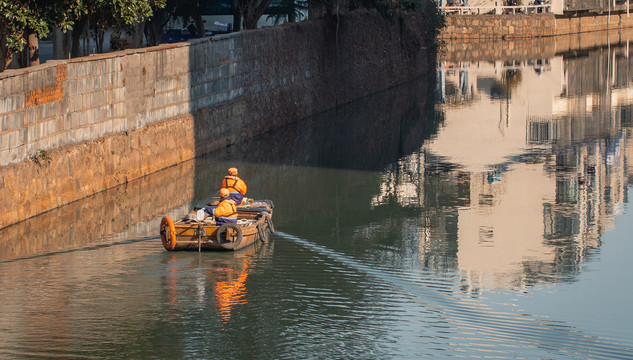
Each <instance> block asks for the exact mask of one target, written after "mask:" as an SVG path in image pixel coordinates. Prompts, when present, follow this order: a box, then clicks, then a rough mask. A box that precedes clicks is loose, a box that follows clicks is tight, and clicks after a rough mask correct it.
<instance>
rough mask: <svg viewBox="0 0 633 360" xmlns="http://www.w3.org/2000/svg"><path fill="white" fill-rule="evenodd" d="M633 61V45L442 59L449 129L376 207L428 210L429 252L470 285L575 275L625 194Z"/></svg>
mask: <svg viewBox="0 0 633 360" xmlns="http://www.w3.org/2000/svg"><path fill="white" fill-rule="evenodd" d="M632 66H633V57H629V50H628V46H627V45H626V44H619V45H617V44H616V45H609V46H606V47H604V48H595V49H591V50H587V51H581V52H569V53H565V54H559V55H557V56H555V57H553V58H550V59H535V60H525V61H516V62H515V61H504V62H470V63H451V62H442V63H440V66H438V79H439V81H438V93H439V94H440V96H441V99H442V103H443V105H442V109H443V111H444V122H443V124H442V127H441V129H440V130H439V132H438V134H437V136H436V137H434V138H433V139H432V140H430V141H428V142H427V143H425V144H424V145H423V146H422V147H421V148H420V150H419V151H416V152H414V153H412V154H410V155H408V156H405V157H404V158H402V159H400V160H399V161H398V162H397V165H395V166H394V167H393V168H388V169H386V170H385V171H384V172H383V175H382V177H383V181H382V184H381V186H380V189H379V192H378V193H377V194H376V196H375V197H374V199H373V205H374V206H376V207H379V206H382V205H385V204H387V202H389V201H392V200H393V201H396V202H397V203H399V204H401V205H402V206H407V207H419V208H421V209H422V212H423V215H422V217H421V219H420V228H421V231H420V232H419V237H420V238H419V256H420V258H421V260H422V261H423V262H424V264H425V265H426V266H428V267H431V268H433V267H438V268H441V267H445V266H453V265H454V266H456V267H458V268H459V270H460V271H461V273H462V276H463V286H464V289H466V290H468V291H479V290H481V289H483V288H491V287H495V288H515V289H520V288H524V287H526V286H530V285H532V284H535V283H539V282H543V281H547V282H558V281H573V279H574V274H575V273H576V272H577V271H578V269H579V264H580V263H581V262H582V261H585V260H586V258H587V257H591V255H592V253H593V252H595V249H596V248H597V247H598V246H599V245H600V238H601V236H602V235H603V234H604V233H605V231H606V230H608V229H609V228H610V227H611V226H612V224H613V222H614V217H615V215H617V214H618V213H619V212H620V211H621V209H622V207H623V203H625V202H627V198H626V187H627V186H628V185H629V184H630V183H631V179H632V175H633V172H631V169H633V167H632V166H633V164H632V163H631V161H632V159H633V144H632V139H631V128H630V126H631V120H632V117H631V111H632V109H633V107H632V106H633V90H632V89H631V71H632ZM394 199H395V200H394ZM438 249H443V250H442V251H438ZM447 259H448V261H449V262H450V261H451V260H452V259H454V260H455V261H456V263H454V264H447V263H446V260H447Z"/></svg>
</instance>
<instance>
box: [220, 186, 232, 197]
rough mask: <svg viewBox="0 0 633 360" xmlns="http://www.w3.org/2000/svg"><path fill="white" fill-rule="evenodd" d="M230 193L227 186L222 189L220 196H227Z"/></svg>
mask: <svg viewBox="0 0 633 360" xmlns="http://www.w3.org/2000/svg"><path fill="white" fill-rule="evenodd" d="M229 194H230V193H229V189H226V188H222V189H220V196H221V197H223V198H225V197H227V196H229Z"/></svg>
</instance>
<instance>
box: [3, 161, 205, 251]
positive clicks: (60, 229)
mask: <svg viewBox="0 0 633 360" xmlns="http://www.w3.org/2000/svg"><path fill="white" fill-rule="evenodd" d="M193 175H194V162H193V161H189V162H186V163H182V164H179V165H177V166H173V167H170V168H168V169H165V170H163V171H161V172H158V173H156V174H153V175H152V176H147V177H144V178H142V179H139V180H135V181H132V182H130V183H128V184H125V185H122V186H118V187H116V188H113V189H110V190H106V191H103V192H101V193H98V194H95V195H94V196H91V197H88V198H86V199H82V200H79V201H76V202H74V203H71V204H69V205H65V206H63V207H60V208H59V209H56V210H52V211H49V212H47V213H45V214H42V215H40V216H37V217H34V218H31V219H27V220H25V221H23V222H21V223H18V224H15V225H13V226H9V227H7V228H4V229H1V230H0V261H2V260H9V259H15V258H22V257H28V256H34V255H40V254H44V253H50V252H56V251H64V250H69V249H76V248H81V247H84V246H87V245H96V244H104V243H112V242H115V241H119V240H127V239H133V238H140V237H146V236H150V235H155V233H156V229H157V228H158V224H159V222H160V218H157V216H159V215H162V214H165V213H170V214H172V215H174V214H177V215H180V214H182V213H185V212H186V211H187V210H188V205H189V202H190V201H191V200H192V199H193V188H194V186H193V183H194V178H193Z"/></svg>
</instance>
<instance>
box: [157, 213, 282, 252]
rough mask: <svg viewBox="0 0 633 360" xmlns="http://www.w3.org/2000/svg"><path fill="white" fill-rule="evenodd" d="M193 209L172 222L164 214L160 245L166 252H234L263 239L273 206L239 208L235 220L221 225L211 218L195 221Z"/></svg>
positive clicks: (268, 225)
mask: <svg viewBox="0 0 633 360" xmlns="http://www.w3.org/2000/svg"><path fill="white" fill-rule="evenodd" d="M192 219H195V211H192V212H191V213H190V214H189V215H188V216H185V217H184V218H182V219H180V220H178V221H176V222H174V221H173V220H172V219H171V218H170V217H169V216H164V217H163V219H162V221H161V225H160V236H161V242H162V243H163V247H164V248H165V249H166V250H169V251H203V250H204V251H216V250H219V251H236V250H240V249H243V248H245V247H248V246H252V245H253V244H254V243H255V242H257V241H262V242H263V241H266V240H267V238H268V232H274V228H273V226H272V208H271V207H268V206H259V207H256V208H255V207H253V208H246V207H245V208H242V209H238V223H237V224H227V225H224V226H220V225H218V224H216V223H215V222H214V221H213V220H212V219H211V220H203V221H196V220H192Z"/></svg>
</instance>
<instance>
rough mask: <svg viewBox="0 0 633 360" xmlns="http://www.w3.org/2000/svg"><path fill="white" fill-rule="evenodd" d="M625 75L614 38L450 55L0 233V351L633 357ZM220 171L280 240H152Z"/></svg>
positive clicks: (0, 354)
mask: <svg viewBox="0 0 633 360" xmlns="http://www.w3.org/2000/svg"><path fill="white" fill-rule="evenodd" d="M630 55H631V57H630ZM632 76H633V54H631V51H629V47H628V43H627V42H624V41H622V40H621V39H619V40H615V41H607V42H605V43H603V44H599V45H596V46H592V47H590V48H576V49H567V50H565V51H554V52H552V53H551V54H550V55H548V56H546V57H543V58H535V57H522V56H519V55H517V56H516V58H515V59H512V58H510V59H508V58H507V56H506V57H505V58H504V59H501V60H500V59H497V58H489V59H485V60H481V59H471V60H464V59H462V60H459V61H457V60H454V59H453V60H450V59H449V60H442V61H440V62H438V66H437V70H436V71H434V72H433V73H431V74H429V76H426V77H422V78H420V79H418V80H416V81H412V82H410V83H407V84H404V85H402V86H399V87H397V88H393V89H389V90H386V91H384V92H381V93H379V94H375V95H373V96H370V97H368V98H365V99H361V100H358V101H356V102H354V103H351V104H347V105H345V106H341V107H339V108H337V109H334V110H332V111H328V112H326V113H323V114H319V115H318V116H315V117H313V118H309V119H305V120H302V121H300V122H297V123H294V124H291V125H289V126H286V127H284V128H281V129H278V130H275V131H273V132H271V133H267V134H264V135H262V136H260V137H258V138H256V139H252V140H250V141H247V142H244V143H241V144H237V145H233V146H231V147H229V148H227V149H225V150H222V151H219V152H216V153H213V154H209V155H208V156H206V157H204V158H200V159H197V160H195V161H190V162H186V163H183V164H180V165H177V166H174V167H171V168H168V169H165V170H164V171H161V172H159V173H156V174H153V175H150V176H148V177H146V178H143V179H141V180H138V181H133V182H130V183H129V184H126V185H125V186H121V187H118V188H115V189H111V190H108V191H104V192H102V193H99V194H97V195H95V196H92V197H90V198H87V199H84V200H82V201H78V202H75V203H73V204H70V205H67V206H64V207H60V208H59V209H56V210H54V211H51V212H48V213H46V214H43V215H41V216H38V217H36V218H33V219H30V220H28V221H25V222H22V223H20V224H17V225H14V226H12V227H9V228H5V229H2V230H0V314H2V315H1V316H0V359H50V358H82V359H84V358H85V359H424V358H457V357H460V358H503V359H507V358H514V359H588V358H591V359H633V307H632V305H631V304H632V303H633V301H632V300H633V281H632V279H633V277H632V276H631V275H632V270H631V265H630V261H629V258H630V256H631V255H632V254H633V241H632V238H633V236H631V234H633V211H632V209H630V206H629V198H630V196H632V195H633V194H632V191H633V190H632V187H631V182H632V181H633V139H632V130H633V129H632V125H633V121H632V120H633V86H632V82H633V78H632ZM232 166H235V167H237V168H239V170H240V175H241V176H242V177H243V178H244V179H245V180H246V183H247V184H248V187H249V190H248V193H247V197H252V198H256V199H270V200H272V201H274V203H275V209H274V216H273V221H274V225H275V229H276V233H275V234H271V235H270V236H269V237H268V239H267V241H266V242H265V243H259V244H257V245H256V246H254V247H252V248H249V249H245V250H242V251H239V252H235V253H217V252H203V253H195V252H168V251H165V250H164V249H163V247H162V245H161V242H160V240H159V238H158V227H159V223H160V220H161V218H162V216H164V215H166V214H167V215H170V216H171V217H172V218H178V217H179V216H182V215H184V214H186V213H187V212H188V211H189V210H190V209H192V208H193V207H194V206H199V205H202V204H204V203H205V202H206V201H207V200H209V199H210V197H212V196H214V195H215V193H216V192H217V190H218V188H219V185H220V182H221V180H222V177H223V176H224V174H225V173H226V170H227V168H229V167H232Z"/></svg>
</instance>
